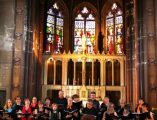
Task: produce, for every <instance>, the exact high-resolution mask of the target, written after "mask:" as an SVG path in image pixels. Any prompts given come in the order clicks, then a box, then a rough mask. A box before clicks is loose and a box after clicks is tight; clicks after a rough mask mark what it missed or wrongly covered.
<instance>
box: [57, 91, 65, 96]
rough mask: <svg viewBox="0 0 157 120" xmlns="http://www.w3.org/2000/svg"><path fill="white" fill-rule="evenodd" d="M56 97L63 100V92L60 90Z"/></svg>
mask: <svg viewBox="0 0 157 120" xmlns="http://www.w3.org/2000/svg"><path fill="white" fill-rule="evenodd" d="M58 97H59V98H64V92H63V91H61V90H60V91H59V93H58Z"/></svg>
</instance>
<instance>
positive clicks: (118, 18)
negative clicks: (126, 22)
mask: <svg viewBox="0 0 157 120" xmlns="http://www.w3.org/2000/svg"><path fill="white" fill-rule="evenodd" d="M115 22H116V24H119V23H123V18H122V16H117V17H116V18H115Z"/></svg>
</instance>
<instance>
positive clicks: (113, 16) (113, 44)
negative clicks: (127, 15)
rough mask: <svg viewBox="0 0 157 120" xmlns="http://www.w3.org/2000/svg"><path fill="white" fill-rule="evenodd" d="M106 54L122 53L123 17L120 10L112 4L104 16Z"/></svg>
mask: <svg viewBox="0 0 157 120" xmlns="http://www.w3.org/2000/svg"><path fill="white" fill-rule="evenodd" d="M106 34H107V35H106V37H107V38H106V39H107V53H109V54H122V53H123V16H122V11H121V9H120V8H119V7H118V6H117V4H116V3H114V4H113V5H112V7H111V10H110V11H109V12H108V14H107V16H106Z"/></svg>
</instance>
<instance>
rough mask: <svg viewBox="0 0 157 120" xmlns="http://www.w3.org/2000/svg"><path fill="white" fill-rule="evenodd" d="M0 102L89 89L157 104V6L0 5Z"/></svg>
mask: <svg viewBox="0 0 157 120" xmlns="http://www.w3.org/2000/svg"><path fill="white" fill-rule="evenodd" d="M0 8H1V10H0V100H1V102H2V103H4V102H5V101H6V99H8V98H12V99H14V98H15V97H16V96H18V95H19V96H22V97H29V98H32V97H33V96H37V97H38V98H42V99H44V98H46V97H47V96H49V97H50V98H52V99H53V98H55V97H56V96H57V93H58V91H59V90H63V91H64V93H65V96H67V97H68V96H72V95H73V94H75V93H76V94H78V95H79V96H80V99H81V100H84V101H86V100H87V99H88V98H89V93H90V92H91V91H95V92H96V97H97V99H98V100H99V101H102V99H103V98H104V97H105V96H108V97H109V98H110V100H111V101H112V102H113V103H115V104H117V102H118V100H119V99H125V100H126V101H127V103H129V104H131V105H132V106H136V104H137V101H138V99H139V98H143V99H144V100H145V101H147V102H148V103H149V104H150V105H151V106H152V107H157V74H156V73H157V51H156V49H157V1H155V0H0Z"/></svg>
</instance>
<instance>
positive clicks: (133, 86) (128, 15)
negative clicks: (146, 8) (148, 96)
mask: <svg viewBox="0 0 157 120" xmlns="http://www.w3.org/2000/svg"><path fill="white" fill-rule="evenodd" d="M125 11H126V12H125V31H126V36H125V40H126V83H127V85H126V90H127V91H126V92H127V94H126V95H127V96H126V97H127V102H129V103H132V102H134V103H133V104H136V102H137V96H138V90H137V88H138V87H137V79H136V71H135V70H136V69H135V26H134V23H135V22H134V19H135V15H134V12H135V3H134V0H126V1H125Z"/></svg>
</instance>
